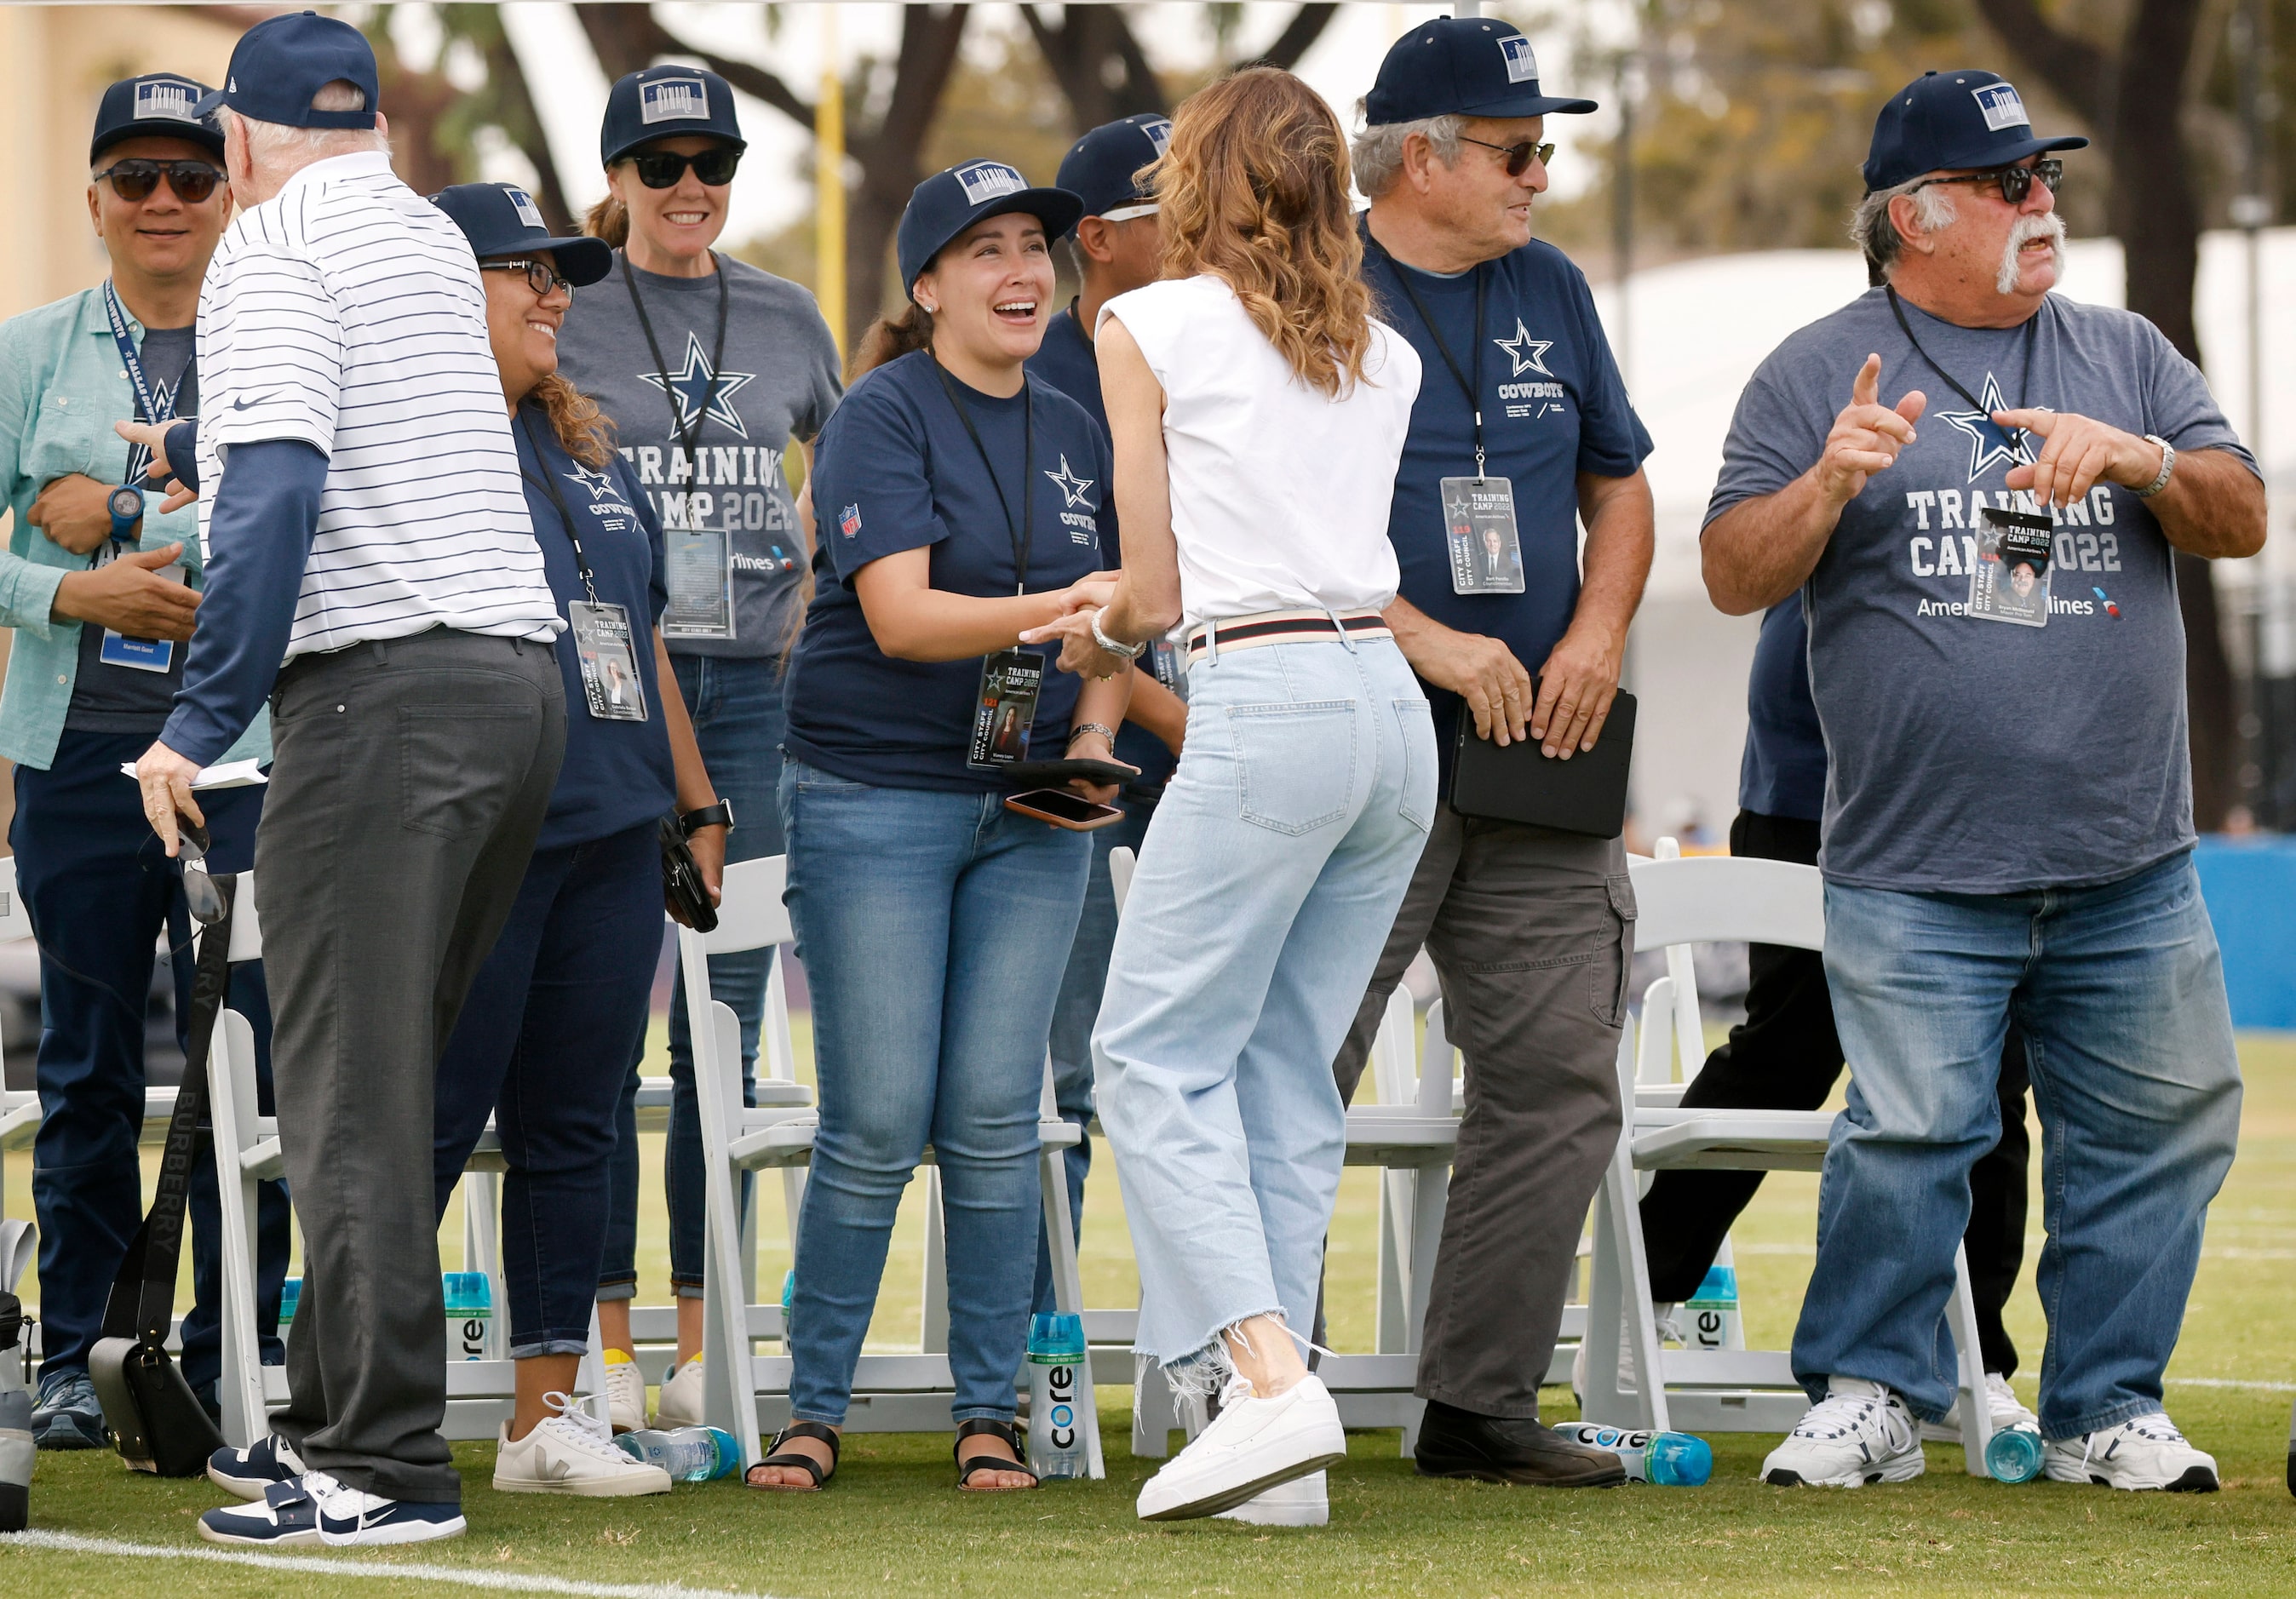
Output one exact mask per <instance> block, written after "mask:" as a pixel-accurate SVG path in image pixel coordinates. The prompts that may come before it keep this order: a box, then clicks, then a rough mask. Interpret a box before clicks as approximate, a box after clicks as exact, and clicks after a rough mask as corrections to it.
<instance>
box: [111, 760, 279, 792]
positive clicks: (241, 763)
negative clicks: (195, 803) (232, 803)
mask: <svg viewBox="0 0 2296 1599" xmlns="http://www.w3.org/2000/svg"><path fill="white" fill-rule="evenodd" d="M119 772H120V775H122V776H123V777H133V776H135V762H134V761H132V760H124V761H121V762H120V763H119ZM270 781H271V779H269V778H268V777H266V776H265V775H263V767H262V766H261V764H260V763H259V762H257V761H252V760H226V761H224V762H222V763H221V764H219V765H217V766H212V767H202V768H201V771H200V775H198V776H197V777H194V778H193V779H192V792H193V793H195V794H196V793H199V792H201V791H203V790H206V789H248V788H253V787H255V786H256V785H257V784H258V783H269V782H270Z"/></svg>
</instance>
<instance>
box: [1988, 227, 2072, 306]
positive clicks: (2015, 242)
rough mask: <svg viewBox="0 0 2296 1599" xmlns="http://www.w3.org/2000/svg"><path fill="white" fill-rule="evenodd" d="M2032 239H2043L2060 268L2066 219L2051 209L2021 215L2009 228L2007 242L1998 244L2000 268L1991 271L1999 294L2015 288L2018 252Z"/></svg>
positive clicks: (2009, 292)
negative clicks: (2036, 213)
mask: <svg viewBox="0 0 2296 1599" xmlns="http://www.w3.org/2000/svg"><path fill="white" fill-rule="evenodd" d="M2035 239H2046V240H2048V242H2049V250H2050V251H2051V253H2052V254H2053V255H2054V256H2055V258H2056V261H2057V266H2058V269H2059V270H2060V271H2062V270H2063V267H2064V255H2065V219H2064V218H2063V217H2060V216H2058V215H2057V214H2056V213H2055V212H2054V211H2047V212H2043V213H2040V214H2038V215H2029V216H2024V217H2018V218H2017V220H2016V222H2015V223H2014V224H2013V225H2011V227H2010V229H2009V240H2008V242H2007V243H2005V244H2004V245H2003V246H2002V247H2001V266H2000V270H1999V271H1997V272H1996V273H1995V274H1994V275H1993V288H1994V291H1995V292H1997V293H2000V294H2014V293H2016V292H2017V279H2018V276H2019V272H2018V261H2017V252H2018V251H2019V250H2022V249H2023V248H2024V247H2025V246H2026V245H2027V244H2029V243H2030V242H2032V241H2033V240H2035Z"/></svg>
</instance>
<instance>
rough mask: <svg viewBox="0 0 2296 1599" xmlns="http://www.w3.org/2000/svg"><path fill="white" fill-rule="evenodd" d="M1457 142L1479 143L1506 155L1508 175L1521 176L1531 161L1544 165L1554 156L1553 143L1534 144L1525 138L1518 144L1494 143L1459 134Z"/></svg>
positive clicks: (1487, 148)
mask: <svg viewBox="0 0 2296 1599" xmlns="http://www.w3.org/2000/svg"><path fill="white" fill-rule="evenodd" d="M1459 143H1462V144H1480V145H1481V146H1482V147H1483V148H1484V149H1486V150H1496V151H1497V152H1499V153H1500V154H1501V155H1503V156H1505V157H1506V175H1507V176H1509V177H1521V176H1522V175H1523V174H1524V173H1525V172H1527V171H1528V170H1529V168H1530V164H1531V162H1533V161H1537V162H1538V164H1539V165H1540V166H1542V167H1544V166H1545V165H1546V163H1547V162H1548V161H1549V160H1553V159H1554V145H1552V144H1535V143H1531V141H1529V139H1525V140H1524V141H1523V142H1522V143H1520V144H1494V143H1491V142H1490V141H1489V140H1488V139H1471V138H1469V137H1468V136H1467V135H1464V134H1461V135H1459Z"/></svg>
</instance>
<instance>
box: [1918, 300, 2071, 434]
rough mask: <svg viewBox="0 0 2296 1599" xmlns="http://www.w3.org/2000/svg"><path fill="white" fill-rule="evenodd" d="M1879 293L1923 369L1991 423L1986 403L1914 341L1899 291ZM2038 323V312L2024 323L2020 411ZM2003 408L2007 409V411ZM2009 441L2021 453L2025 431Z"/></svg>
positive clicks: (2029, 383)
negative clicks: (1942, 380)
mask: <svg viewBox="0 0 2296 1599" xmlns="http://www.w3.org/2000/svg"><path fill="white" fill-rule="evenodd" d="M1882 292H1883V293H1884V294H1887V295H1888V296H1889V297H1890V311H1891V312H1892V313H1894V314H1895V315H1896V316H1897V318H1898V332H1901V333H1903V334H1905V336H1906V342H1907V343H1908V344H1910V345H1912V346H1913V347H1914V354H1915V355H1917V356H1919V357H1921V358H1922V363H1923V365H1925V366H1927V367H1928V368H1929V369H1930V370H1931V372H1933V373H1937V374H1938V376H1939V377H1941V378H1943V379H1944V380H1945V381H1946V387H1948V389H1952V390H1953V391H1954V392H1955V393H1956V394H1957V395H1959V396H1961V398H1963V399H1964V400H1966V401H1967V402H1968V403H1969V408H1970V409H1971V410H1972V411H1974V412H1976V413H1977V414H1979V415H1980V416H1981V417H1983V418H1985V419H1986V420H1987V421H1988V422H1990V421H1992V419H1993V413H1991V412H1990V411H1988V410H1987V409H1986V408H1985V402H1984V401H1983V400H1980V399H1979V398H1977V397H1976V396H1975V395H1973V394H1972V393H1971V392H1970V391H1969V390H1968V389H1964V388H1963V387H1962V386H1961V380H1960V379H1958V378H1956V377H1955V376H1954V375H1953V373H1949V372H1948V371H1947V370H1946V369H1945V368H1944V367H1942V366H1939V365H1938V364H1937V360H1936V358H1935V357H1932V356H1931V354H1930V352H1929V351H1927V350H1925V349H1923V348H1922V341H1921V340H1918V339H1916V338H1915V337H1914V324H1912V323H1910V322H1907V320H1906V307H1903V306H1902V305H1899V304H1898V291H1897V290H1896V289H1895V288H1894V287H1892V286H1890V285H1888V284H1884V285H1883V286H1882ZM2040 320H2041V313H2040V312H2038V311H2036V312H2034V313H2033V314H2032V315H2031V316H2029V317H2027V318H2026V319H2025V370H2024V372H2023V373H2022V374H2021V376H2020V377H2019V378H2018V379H2017V404H2018V406H2020V407H2021V406H2024V404H2025V403H2026V401H2027V400H2029V399H2030V398H2031V397H2032V393H2033V346H2034V345H2035V344H2037V343H2038V342H2039V340H2038V337H2037V336H2036V334H2035V332H2034V324H2037V323H2038V322H2039V321H2040ZM2004 408H2005V409H2006V407H2004ZM2008 439H2009V447H2010V448H2011V449H2013V450H2022V449H2023V448H2024V447H2025V430H2024V429H2022V428H2018V429H2016V430H2013V432H2011V433H2010V434H2009V435H2008Z"/></svg>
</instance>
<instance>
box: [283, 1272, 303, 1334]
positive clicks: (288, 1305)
mask: <svg viewBox="0 0 2296 1599" xmlns="http://www.w3.org/2000/svg"><path fill="white" fill-rule="evenodd" d="M302 1298H303V1279H302V1278H300V1277H290V1278H288V1279H287V1280H286V1281H285V1282H284V1283H281V1284H280V1285H279V1336H280V1337H282V1338H284V1337H286V1336H287V1329H288V1327H289V1326H290V1325H291V1324H293V1322H294V1320H295V1307H296V1306H297V1305H298V1304H299V1303H300V1302H301V1300H302Z"/></svg>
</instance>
